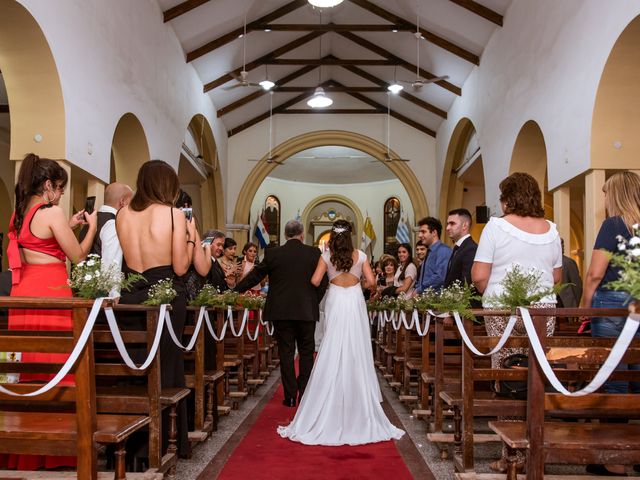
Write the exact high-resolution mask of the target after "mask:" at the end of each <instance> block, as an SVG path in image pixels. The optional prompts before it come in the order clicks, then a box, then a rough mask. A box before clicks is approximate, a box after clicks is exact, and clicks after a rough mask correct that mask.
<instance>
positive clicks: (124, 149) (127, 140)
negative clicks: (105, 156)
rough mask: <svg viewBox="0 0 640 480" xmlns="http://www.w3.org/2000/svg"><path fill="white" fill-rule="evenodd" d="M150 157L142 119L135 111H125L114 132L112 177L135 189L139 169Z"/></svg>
mask: <svg viewBox="0 0 640 480" xmlns="http://www.w3.org/2000/svg"><path fill="white" fill-rule="evenodd" d="M149 159H150V158H149V145H148V143H147V137H146V135H145V133H144V129H143V128H142V124H141V123H140V120H138V117H136V116H135V115H134V114H133V113H125V114H124V115H123V116H122V117H121V118H120V120H119V121H118V124H117V125H116V129H115V131H114V133H113V141H112V143H111V168H112V169H113V170H112V172H111V174H110V177H111V179H112V180H113V181H118V182H121V183H125V184H127V185H129V186H130V187H131V188H133V189H134V190H135V186H136V178H137V176H138V170H139V169H140V167H141V166H142V164H143V163H144V162H147V161H149Z"/></svg>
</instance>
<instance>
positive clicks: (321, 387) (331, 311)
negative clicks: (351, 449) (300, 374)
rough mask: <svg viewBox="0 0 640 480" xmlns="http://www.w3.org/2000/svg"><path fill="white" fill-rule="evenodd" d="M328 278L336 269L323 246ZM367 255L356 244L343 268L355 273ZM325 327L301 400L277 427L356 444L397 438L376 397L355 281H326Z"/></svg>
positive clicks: (307, 440)
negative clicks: (342, 284)
mask: <svg viewBox="0 0 640 480" xmlns="http://www.w3.org/2000/svg"><path fill="white" fill-rule="evenodd" d="M322 258H323V260H324V261H325V263H326V264H327V274H328V276H329V281H331V280H333V279H334V278H335V277H337V276H338V275H340V274H342V273H343V272H338V271H336V269H335V267H334V266H333V264H332V263H331V261H330V253H329V252H324V254H323V255H322ZM365 261H367V256H366V255H365V254H364V252H362V251H360V250H358V262H357V263H356V264H355V265H354V266H353V267H352V268H351V270H350V271H349V273H350V274H352V275H354V276H355V277H356V278H358V279H360V277H361V275H362V265H363V264H364V262H365ZM324 313H325V322H326V324H325V332H324V337H323V339H322V343H321V345H320V349H319V350H318V356H317V358H316V362H315V364H314V366H313V371H312V372H311V377H310V378H309V383H308V384H307V387H306V390H305V393H304V395H303V396H302V401H301V403H300V406H299V408H298V411H297V412H296V416H295V417H294V419H293V421H292V422H291V423H290V424H289V425H288V426H286V427H278V433H279V434H280V436H282V437H284V438H289V439H290V440H293V441H295V442H300V443H304V444H306V445H361V444H365V443H374V442H381V441H385V440H391V439H399V438H400V437H402V435H404V431H403V430H400V429H399V428H396V427H395V426H394V425H393V424H391V422H390V421H389V420H388V419H387V417H386V415H385V414H384V411H383V410H382V406H381V405H380V402H382V393H381V392H380V385H379V384H378V377H377V376H376V371H375V367H374V364H373V352H372V348H371V333H370V329H369V317H368V315H367V307H366V304H365V301H364V296H363V295H362V289H361V287H360V284H359V283H358V284H356V285H354V286H353V287H346V288H345V287H339V286H337V285H333V284H331V283H330V284H329V289H328V291H327V294H326V297H325V309H324Z"/></svg>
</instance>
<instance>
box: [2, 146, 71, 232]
mask: <svg viewBox="0 0 640 480" xmlns="http://www.w3.org/2000/svg"><path fill="white" fill-rule="evenodd" d="M68 179H69V177H68V176H67V172H66V171H65V169H64V168H62V167H61V166H60V164H58V162H56V161H54V160H49V159H48V158H40V157H38V156H37V155H35V154H33V153H30V154H29V155H27V156H26V157H24V160H22V164H21V165H20V172H19V173H18V182H17V183H16V189H15V194H16V216H15V219H14V221H13V225H14V227H15V229H16V232H17V233H18V235H19V234H20V229H21V227H22V221H23V220H24V214H25V209H26V208H27V204H28V203H29V198H31V197H32V196H34V195H42V193H43V191H44V184H45V182H46V181H47V180H50V181H51V183H52V184H53V187H54V188H56V187H58V188H64V187H65V186H66V185H67V181H68Z"/></svg>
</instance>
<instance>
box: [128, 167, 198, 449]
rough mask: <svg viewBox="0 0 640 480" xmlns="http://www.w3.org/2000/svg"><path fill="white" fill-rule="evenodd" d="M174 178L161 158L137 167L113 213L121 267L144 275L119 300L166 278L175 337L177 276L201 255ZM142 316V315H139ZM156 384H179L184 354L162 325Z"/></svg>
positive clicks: (134, 299) (183, 437) (181, 298)
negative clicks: (126, 199)
mask: <svg viewBox="0 0 640 480" xmlns="http://www.w3.org/2000/svg"><path fill="white" fill-rule="evenodd" d="M179 189H180V183H179V180H178V175H177V174H176V172H175V170H174V169H173V168H172V167H171V166H170V165H169V164H167V163H166V162H163V161H162V160H151V161H149V162H146V163H144V164H143V165H142V167H141V168H140V171H139V172H138V179H137V181H136V193H135V195H134V196H133V198H132V199H131V202H130V203H129V205H128V206H126V207H124V208H122V209H121V210H120V212H119V213H118V216H117V218H116V229H117V232H118V238H120V243H121V245H122V253H123V254H124V260H125V263H126V267H125V272H132V273H140V274H142V275H143V276H144V278H145V280H141V281H139V282H137V283H136V284H134V285H133V288H132V289H131V291H129V292H125V293H123V294H122V296H121V298H120V303H124V304H140V303H142V302H144V301H145V300H147V298H148V293H149V289H150V288H151V287H152V286H153V285H155V284H156V283H157V282H158V281H160V280H163V279H165V278H169V279H171V282H172V284H173V288H174V289H175V290H176V292H177V293H178V295H177V296H176V297H175V299H174V300H173V302H171V323H172V325H173V330H174V331H175V333H176V335H177V337H178V338H182V330H183V328H184V323H185V320H186V315H187V300H186V289H185V285H184V282H183V281H182V278H181V277H182V276H183V275H184V274H185V273H186V272H187V270H188V269H189V266H190V265H191V263H192V262H193V261H194V258H196V257H200V258H199V259H198V261H200V262H202V261H203V260H204V258H203V257H204V255H205V252H204V250H203V249H202V248H201V245H200V236H199V234H198V231H197V230H196V226H195V222H194V221H193V218H191V219H190V220H187V219H186V218H185V215H184V213H183V212H182V211H180V210H179V209H177V208H175V207H174V204H175V201H176V199H177V197H178V192H179ZM141 321H143V320H141ZM160 358H161V362H162V368H161V372H160V373H161V379H160V381H161V386H162V387H169V388H171V387H184V386H185V378H184V354H183V352H182V351H181V350H180V349H179V348H178V347H177V346H176V345H175V343H173V340H172V339H171V337H170V336H169V333H168V331H167V330H166V329H165V330H164V332H163V333H162V338H161V341H160ZM186 413H187V412H186V405H185V404H184V402H181V404H180V405H179V408H178V455H180V456H182V457H187V456H189V455H190V451H191V448H190V446H189V439H188V438H187V415H186ZM168 420H169V419H168V414H167V415H166V416H163V420H162V425H163V435H162V439H163V448H166V446H167V439H168V425H169V422H168Z"/></svg>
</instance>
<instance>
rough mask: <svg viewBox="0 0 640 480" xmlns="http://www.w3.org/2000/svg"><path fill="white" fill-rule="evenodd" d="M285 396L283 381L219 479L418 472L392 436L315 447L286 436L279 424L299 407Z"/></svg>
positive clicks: (400, 477) (398, 478)
mask: <svg viewBox="0 0 640 480" xmlns="http://www.w3.org/2000/svg"><path fill="white" fill-rule="evenodd" d="M283 398H284V394H283V390H282V385H278V386H277V388H276V391H275V392H274V394H273V397H272V398H271V400H270V401H269V402H268V403H267V404H266V405H265V407H264V409H263V410H262V412H261V413H260V415H259V417H258V418H257V420H256V421H255V423H254V424H253V426H252V427H251V428H250V430H249V431H248V433H247V434H246V435H245V436H244V438H243V439H242V441H241V442H240V444H239V445H238V446H237V448H236V449H235V450H234V451H233V453H232V454H231V456H230V458H229V459H228V460H227V462H226V464H225V466H224V468H223V470H222V472H221V473H220V476H219V477H218V478H219V479H222V480H240V479H243V480H244V479H246V478H251V479H252V480H254V479H262V478H264V479H267V478H268V479H281V478H282V479H284V478H301V479H305V480H313V479H322V480H328V479H359V478H362V479H364V478H367V479H376V478H379V479H383V478H385V479H388V478H393V479H394V480H404V479H411V478H413V477H412V475H411V473H410V472H409V470H408V468H407V466H406V465H405V461H404V459H403V457H402V456H401V455H400V453H399V452H398V449H397V448H396V444H395V442H393V441H389V442H383V443H377V444H372V445H363V446H358V447H349V446H346V447H315V446H307V445H301V444H298V443H295V442H291V441H290V440H286V439H283V438H281V437H280V436H279V435H278V434H277V433H276V427H277V426H278V425H286V424H287V423H289V421H290V420H291V419H292V418H293V416H294V415H295V409H293V408H289V407H285V406H283V405H282V400H283ZM258 408H259V407H258ZM405 437H406V436H405ZM205 471H206V469H205ZM203 473H204V472H203Z"/></svg>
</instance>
